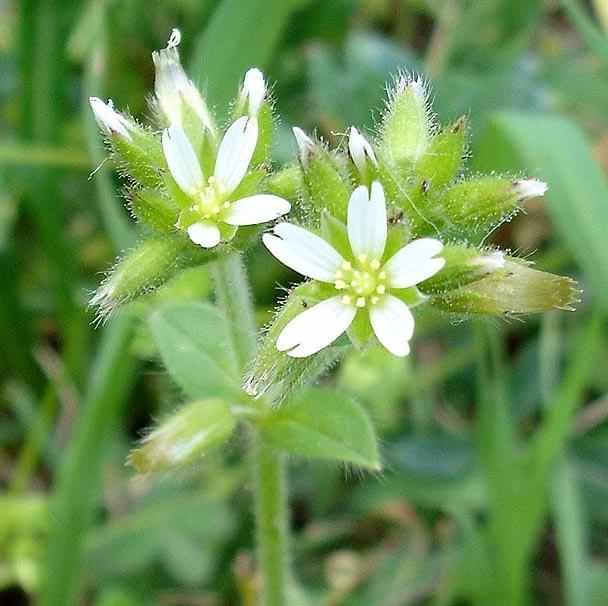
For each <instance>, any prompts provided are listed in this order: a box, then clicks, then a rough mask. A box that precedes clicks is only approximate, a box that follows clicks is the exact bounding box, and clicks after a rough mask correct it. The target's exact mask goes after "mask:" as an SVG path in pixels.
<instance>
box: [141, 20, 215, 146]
mask: <svg viewBox="0 0 608 606" xmlns="http://www.w3.org/2000/svg"><path fill="white" fill-rule="evenodd" d="M180 41H181V34H180V32H179V30H178V29H173V30H172V32H171V36H170V38H169V42H168V43H167V47H166V48H164V49H162V50H160V51H154V52H153V53H152V60H153V61H154V66H155V68H156V79H155V81H154V92H155V94H156V99H157V101H158V105H159V107H160V109H161V111H162V112H163V114H164V115H165V117H166V118H167V120H168V122H169V124H172V125H177V126H182V127H183V126H184V112H185V111H188V110H189V111H191V112H194V114H195V115H196V116H197V117H198V119H199V120H200V122H201V125H202V126H203V127H204V128H206V129H208V130H209V132H211V133H212V134H213V135H215V127H214V125H213V120H212V119H211V116H210V114H209V110H208V109H207V105H206V104H205V101H204V100H203V97H202V96H201V94H200V92H199V90H198V88H196V86H195V85H194V83H193V82H192V80H190V79H189V78H188V76H187V75H186V72H184V68H183V67H182V65H181V63H180V60H179V52H178V50H177V47H178V45H179V43H180Z"/></svg>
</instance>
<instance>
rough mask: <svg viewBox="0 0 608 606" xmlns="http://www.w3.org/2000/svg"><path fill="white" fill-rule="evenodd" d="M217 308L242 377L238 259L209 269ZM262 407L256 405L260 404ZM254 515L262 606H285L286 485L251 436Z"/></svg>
mask: <svg viewBox="0 0 608 606" xmlns="http://www.w3.org/2000/svg"><path fill="white" fill-rule="evenodd" d="M212 267H213V269H212V274H213V280H214V282H215V295H216V300H217V305H218V307H219V308H220V309H221V310H222V311H223V312H224V314H225V316H226V318H227V319H228V322H229V326H230V328H231V341H232V343H231V344H232V347H233V349H234V352H235V354H236V358H237V360H238V362H239V366H240V369H241V372H243V373H244V371H245V370H246V368H247V367H248V366H249V364H250V363H251V360H252V359H253V356H254V354H255V350H256V331H255V318H254V313H253V303H252V300H251V292H250V289H249V283H248V280H247V273H246V271H245V267H244V264H243V259H242V256H241V255H240V254H237V253H234V254H232V255H230V256H227V257H223V258H220V259H218V260H217V261H216V262H215V263H213V266H212ZM260 402H262V401H260ZM254 434H255V435H254V436H253V439H254V450H253V455H254V460H253V466H254V477H255V505H256V507H255V513H256V536H257V553H258V564H259V566H260V568H261V576H262V579H263V589H262V598H261V604H262V605H263V606H284V605H285V604H287V579H288V577H289V565H288V562H289V560H288V556H287V546H288V538H287V533H288V530H287V517H288V513H287V482H286V473H285V461H284V457H283V455H281V454H280V453H278V452H276V451H274V450H272V449H270V448H269V447H267V446H266V445H265V444H264V443H263V441H262V437H261V435H260V434H259V432H257V431H254Z"/></svg>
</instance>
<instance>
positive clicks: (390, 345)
mask: <svg viewBox="0 0 608 606" xmlns="http://www.w3.org/2000/svg"><path fill="white" fill-rule="evenodd" d="M369 320H370V322H371V325H372V328H373V329H374V332H375V333H376V337H378V341H380V343H382V345H384V347H386V349H388V351H390V352H391V353H392V354H393V355H395V356H399V357H403V356H407V354H408V353H410V345H409V340H410V339H411V338H412V336H413V335H414V316H413V315H412V312H411V311H410V310H409V308H408V306H407V305H406V304H405V303H404V302H403V301H401V299H397V297H393V296H391V295H387V296H386V297H384V298H383V299H382V301H380V303H378V304H377V305H372V306H371V307H370V309H369Z"/></svg>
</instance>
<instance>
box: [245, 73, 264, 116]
mask: <svg viewBox="0 0 608 606" xmlns="http://www.w3.org/2000/svg"><path fill="white" fill-rule="evenodd" d="M241 95H242V97H243V99H244V100H245V101H246V102H248V104H249V107H248V113H249V115H250V116H252V117H253V116H257V115H258V112H259V111H260V107H261V106H262V102H263V101H264V97H265V96H266V82H265V80H264V74H263V73H262V72H261V71H260V70H259V69H258V68H257V67H253V68H251V69H250V70H249V71H248V72H247V73H246V74H245V79H244V81H243V90H242V93H241Z"/></svg>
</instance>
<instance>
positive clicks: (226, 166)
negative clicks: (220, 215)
mask: <svg viewBox="0 0 608 606" xmlns="http://www.w3.org/2000/svg"><path fill="white" fill-rule="evenodd" d="M257 142H258V121H257V119H256V118H248V117H247V116H243V117H242V118H239V119H238V120H236V122H234V123H233V124H232V125H231V126H230V128H228V130H227V131H226V134H225V135H224V138H223V139H222V142H221V143H220V148H219V150H218V152H217V160H216V161H215V178H216V179H217V180H218V181H219V182H220V183H221V184H222V186H223V187H224V189H225V190H226V192H227V193H230V192H232V191H234V189H235V188H236V187H237V186H238V184H239V183H240V182H241V181H242V179H243V177H244V176H245V174H246V173H247V169H248V168H249V163H250V162H251V158H252V156H253V152H254V151H255V146H256V145H257Z"/></svg>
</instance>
